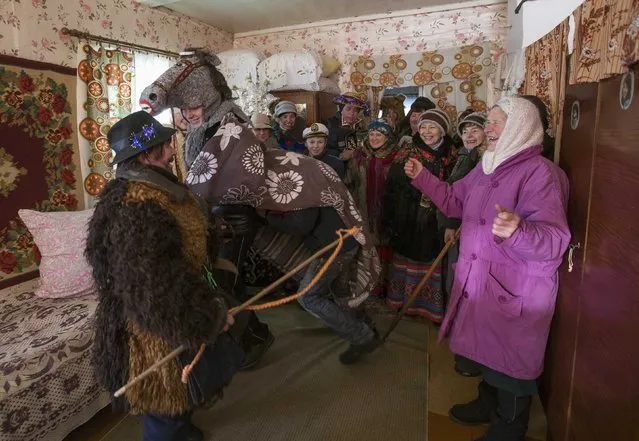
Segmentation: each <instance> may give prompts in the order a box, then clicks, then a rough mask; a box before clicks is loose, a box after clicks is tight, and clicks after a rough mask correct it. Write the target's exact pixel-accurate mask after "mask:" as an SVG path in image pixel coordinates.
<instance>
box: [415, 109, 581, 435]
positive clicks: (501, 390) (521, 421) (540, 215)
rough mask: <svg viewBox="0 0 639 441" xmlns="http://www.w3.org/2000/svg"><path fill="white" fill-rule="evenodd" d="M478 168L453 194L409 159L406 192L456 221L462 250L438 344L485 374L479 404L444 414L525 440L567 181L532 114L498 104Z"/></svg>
mask: <svg viewBox="0 0 639 441" xmlns="http://www.w3.org/2000/svg"><path fill="white" fill-rule="evenodd" d="M485 132H486V136H487V137H488V148H487V150H486V152H485V153H484V156H483V158H482V163H481V166H478V167H475V168H474V169H473V171H471V172H470V173H469V174H468V175H466V177H464V178H463V179H461V180H459V181H457V182H455V183H454V184H452V185H449V184H447V183H445V182H442V181H440V180H439V179H438V178H437V177H435V176H433V175H431V174H430V173H428V171H427V170H424V169H423V167H422V165H421V163H419V162H418V161H415V160H412V159H410V160H408V161H407V163H406V166H405V171H406V174H407V175H408V176H409V177H410V178H412V179H413V181H412V185H413V186H415V187H416V188H418V189H419V190H421V191H422V192H423V193H424V194H425V195H426V196H428V197H429V198H430V199H431V200H432V201H433V202H434V203H435V204H436V205H437V206H438V207H439V209H440V210H441V211H442V212H443V213H444V214H445V215H446V216H448V217H453V218H459V219H462V225H461V240H460V244H461V249H460V255H459V261H458V262H457V267H456V269H455V281H454V284H453V290H452V295H451V300H450V304H449V306H448V308H447V310H446V317H445V319H444V322H443V324H442V327H441V331H440V337H439V338H440V341H441V340H443V339H444V338H446V337H449V338H450V348H451V350H452V351H453V352H454V353H455V354H457V355H458V356H461V357H465V358H466V359H468V361H470V362H472V363H474V364H475V365H476V367H477V368H478V369H479V371H481V373H482V376H483V381H482V382H481V383H480V386H479V397H478V398H477V399H475V400H474V401H472V402H470V403H467V404H460V405H455V406H453V407H452V408H451V410H450V416H451V418H452V419H453V420H455V421H457V422H459V423H462V424H471V425H474V424H484V423H490V428H489V429H488V432H487V433H486V435H484V437H482V438H481V441H496V440H500V441H523V440H524V439H525V434H526V430H527V427H528V417H529V414H530V404H531V401H532V396H533V395H534V394H535V393H537V381H536V380H537V378H538V377H539V376H540V374H541V372H542V368H543V364H544V352H545V349H546V343H547V340H548V333H549V330H550V322H551V319H552V316H553V312H554V308H555V298H556V296H557V269H558V268H559V265H560V264H561V260H562V256H563V254H564V252H565V251H566V248H567V247H568V243H569V240H570V231H569V229H568V225H567V221H566V204H567V200H568V180H567V178H566V175H565V174H564V172H563V171H562V170H561V169H560V168H559V167H557V166H556V165H555V164H553V163H552V162H550V161H548V160H547V159H544V158H543V157H542V156H541V150H542V147H541V144H542V142H543V138H544V132H543V128H542V123H541V120H540V119H539V114H538V112H537V109H536V108H535V106H534V105H533V104H531V103H530V102H528V101H526V100H524V99H522V98H518V97H512V98H504V99H502V100H500V101H499V102H498V103H497V105H496V106H495V107H493V109H492V110H491V111H490V113H489V115H488V119H487V121H486V128H485Z"/></svg>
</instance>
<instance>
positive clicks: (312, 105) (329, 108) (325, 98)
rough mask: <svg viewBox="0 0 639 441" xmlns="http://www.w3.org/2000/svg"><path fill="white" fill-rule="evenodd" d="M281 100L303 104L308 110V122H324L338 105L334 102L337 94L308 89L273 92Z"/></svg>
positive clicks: (333, 113) (334, 111) (335, 110)
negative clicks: (309, 90)
mask: <svg viewBox="0 0 639 441" xmlns="http://www.w3.org/2000/svg"><path fill="white" fill-rule="evenodd" d="M271 93H272V94H273V95H274V96H276V97H278V98H280V99H281V100H286V101H292V102H294V103H295V104H301V105H303V106H304V108H305V110H306V121H307V123H308V124H311V123H314V122H322V121H324V120H325V119H326V118H330V117H331V116H333V115H335V113H336V112H337V105H336V104H335V103H333V99H334V98H335V96H336V95H335V94H332V93H326V92H308V91H306V90H288V91H286V92H271Z"/></svg>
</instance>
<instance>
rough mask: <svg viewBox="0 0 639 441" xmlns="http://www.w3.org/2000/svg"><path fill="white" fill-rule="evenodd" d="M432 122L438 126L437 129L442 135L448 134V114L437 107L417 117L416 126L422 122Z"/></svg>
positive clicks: (419, 125)
mask: <svg viewBox="0 0 639 441" xmlns="http://www.w3.org/2000/svg"><path fill="white" fill-rule="evenodd" d="M427 122H429V123H432V124H435V125H436V126H437V127H439V130H441V132H442V136H444V135H446V134H448V132H449V131H450V120H449V119H448V115H446V112H444V111H443V110H439V109H430V110H427V111H426V112H424V113H423V114H422V116H421V117H420V118H419V123H417V128H418V129H419V127H421V126H422V124H424V123H427Z"/></svg>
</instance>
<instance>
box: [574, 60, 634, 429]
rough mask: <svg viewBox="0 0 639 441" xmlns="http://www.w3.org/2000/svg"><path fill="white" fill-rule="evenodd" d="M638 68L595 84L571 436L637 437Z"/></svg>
mask: <svg viewBox="0 0 639 441" xmlns="http://www.w3.org/2000/svg"><path fill="white" fill-rule="evenodd" d="M638 80H639V72H637V69H635V80H634V90H635V97H634V101H633V102H632V104H631V106H630V108H628V109H627V110H623V109H622V108H621V106H620V104H619V102H620V99H619V90H620V89H619V88H620V83H621V78H620V77H617V78H615V79H612V80H609V81H605V82H602V83H601V84H600V88H601V92H600V101H601V102H600V106H601V110H600V119H599V125H598V128H597V137H596V142H597V146H596V153H595V166H594V175H593V187H592V200H591V208H590V226H589V230H588V239H587V240H588V247H587V249H586V253H585V266H584V278H583V284H582V290H581V294H580V316H579V326H578V334H577V351H576V358H575V373H574V380H573V381H574V385H573V399H572V405H571V415H570V420H569V421H570V433H571V438H572V439H575V440H578V441H609V440H614V441H637V440H639V422H638V421H637V416H638V415H639V345H638V343H637V340H638V339H639V283H638V275H639V97H637V96H636V95H637V94H639V82H638Z"/></svg>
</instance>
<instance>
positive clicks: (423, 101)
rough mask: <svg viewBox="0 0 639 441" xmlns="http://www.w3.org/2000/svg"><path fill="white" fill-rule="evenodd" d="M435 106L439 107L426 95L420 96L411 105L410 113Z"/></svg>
mask: <svg viewBox="0 0 639 441" xmlns="http://www.w3.org/2000/svg"><path fill="white" fill-rule="evenodd" d="M435 108H437V106H436V105H435V103H434V102H432V101H431V100H429V99H428V98H426V97H425V96H418V97H417V99H416V100H415V101H413V104H411V105H410V111H409V113H411V112H423V111H424V110H430V109H435Z"/></svg>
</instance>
